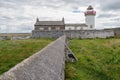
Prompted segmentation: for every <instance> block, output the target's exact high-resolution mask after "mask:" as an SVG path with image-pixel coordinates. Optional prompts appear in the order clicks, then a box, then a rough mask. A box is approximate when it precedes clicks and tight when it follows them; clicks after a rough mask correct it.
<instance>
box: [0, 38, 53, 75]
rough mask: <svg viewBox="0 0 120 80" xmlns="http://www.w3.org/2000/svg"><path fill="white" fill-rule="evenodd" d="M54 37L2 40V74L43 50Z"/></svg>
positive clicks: (0, 44) (0, 42)
mask: <svg viewBox="0 0 120 80" xmlns="http://www.w3.org/2000/svg"><path fill="white" fill-rule="evenodd" d="M51 41H53V39H28V40H7V41H0V74H2V73H4V72H6V71H8V70H9V69H10V68H12V67H13V66H15V65H16V64H17V63H19V62H21V61H22V60H24V59H26V58H28V57H29V56H31V55H32V54H34V53H35V52H37V51H39V50H41V49H42V48H43V47H45V46H46V45H47V44H49V43H50V42H51Z"/></svg>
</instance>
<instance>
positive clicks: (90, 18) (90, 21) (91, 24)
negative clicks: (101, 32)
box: [84, 5, 96, 30]
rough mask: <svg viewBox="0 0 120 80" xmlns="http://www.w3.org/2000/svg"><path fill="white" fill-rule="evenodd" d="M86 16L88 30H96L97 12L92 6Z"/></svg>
mask: <svg viewBox="0 0 120 80" xmlns="http://www.w3.org/2000/svg"><path fill="white" fill-rule="evenodd" d="M84 14H85V22H86V24H87V25H88V29H90V30H91V29H95V15H96V11H94V9H93V7H92V6H91V5H90V6H89V7H88V8H87V11H86V12H85V13H84Z"/></svg>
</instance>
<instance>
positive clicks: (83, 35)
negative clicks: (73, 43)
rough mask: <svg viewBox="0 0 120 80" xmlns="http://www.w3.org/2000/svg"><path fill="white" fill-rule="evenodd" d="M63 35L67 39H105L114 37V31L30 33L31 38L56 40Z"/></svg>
mask: <svg viewBox="0 0 120 80" xmlns="http://www.w3.org/2000/svg"><path fill="white" fill-rule="evenodd" d="M63 34H65V35H66V36H67V37H68V38H107V37H112V36H114V31H113V30H66V31H39V30H33V31H32V37H33V38H58V37H59V36H61V35H63Z"/></svg>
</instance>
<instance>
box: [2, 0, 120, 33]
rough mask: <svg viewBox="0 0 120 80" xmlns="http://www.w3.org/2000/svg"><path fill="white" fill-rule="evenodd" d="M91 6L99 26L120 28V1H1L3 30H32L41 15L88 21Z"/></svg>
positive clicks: (74, 21)
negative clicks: (87, 12) (88, 10)
mask: <svg viewBox="0 0 120 80" xmlns="http://www.w3.org/2000/svg"><path fill="white" fill-rule="evenodd" d="M89 5H92V6H93V7H94V10H95V11H96V12H97V15H96V17H95V18H96V28H97V29H102V28H113V27H120V0H0V33H6V32H7V33H15V32H17V33H18V32H22V33H25V32H31V31H32V30H33V28H34V24H35V21H36V18H37V17H38V18H39V19H40V20H61V19H62V17H64V18H65V22H66V23H85V16H84V12H85V11H86V8H87V7H88V6H89Z"/></svg>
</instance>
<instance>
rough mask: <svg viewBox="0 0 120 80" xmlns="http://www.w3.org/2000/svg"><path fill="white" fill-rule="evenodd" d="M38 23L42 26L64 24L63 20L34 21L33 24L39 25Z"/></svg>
mask: <svg viewBox="0 0 120 80" xmlns="http://www.w3.org/2000/svg"><path fill="white" fill-rule="evenodd" d="M40 25H43V26H49V25H50V26H54V25H61V26H63V25H65V24H64V22H63V21H38V22H36V23H35V26H40Z"/></svg>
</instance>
